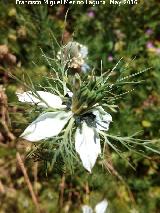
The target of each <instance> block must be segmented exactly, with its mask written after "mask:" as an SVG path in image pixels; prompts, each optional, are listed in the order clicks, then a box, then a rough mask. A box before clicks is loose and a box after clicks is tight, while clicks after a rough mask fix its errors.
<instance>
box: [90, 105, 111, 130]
mask: <svg viewBox="0 0 160 213" xmlns="http://www.w3.org/2000/svg"><path fill="white" fill-rule="evenodd" d="M92 113H93V114H94V115H95V116H96V126H97V128H98V129H99V130H105V131H107V130H108V129H109V124H110V122H111V121H112V116H111V115H110V114H109V113H107V112H106V111H105V110H104V109H103V108H102V107H96V108H95V109H94V110H93V111H92Z"/></svg>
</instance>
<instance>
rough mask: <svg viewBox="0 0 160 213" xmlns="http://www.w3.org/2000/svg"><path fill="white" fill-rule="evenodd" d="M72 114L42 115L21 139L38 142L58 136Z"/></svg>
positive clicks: (53, 113)
mask: <svg viewBox="0 0 160 213" xmlns="http://www.w3.org/2000/svg"><path fill="white" fill-rule="evenodd" d="M71 116H72V112H64V111H59V112H47V113H44V114H42V115H40V116H39V117H38V118H37V119H36V120H35V121H33V122H32V123H31V124H30V125H29V126H28V127H27V128H26V129H25V131H24V132H23V133H22V134H21V136H20V137H22V138H24V139H26V140H28V141H31V142H36V141H40V140H42V139H47V138H51V137H54V136H57V135H58V134H59V133H60V132H61V130H62V129H63V128H64V126H65V125H66V123H67V122H68V120H69V119H70V118H71Z"/></svg>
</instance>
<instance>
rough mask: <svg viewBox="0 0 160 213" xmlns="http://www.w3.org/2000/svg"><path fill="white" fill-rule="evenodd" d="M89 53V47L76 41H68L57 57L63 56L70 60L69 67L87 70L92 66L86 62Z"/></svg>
mask: <svg viewBox="0 0 160 213" xmlns="http://www.w3.org/2000/svg"><path fill="white" fill-rule="evenodd" d="M87 55H88V48H87V47H86V46H85V45H82V44H80V43H78V42H75V41H70V42H68V43H67V44H66V45H65V46H64V47H63V49H62V50H60V51H59V52H58V54H57V58H58V59H59V60H60V59H61V57H62V58H64V59H65V60H68V67H70V68H74V69H81V70H82V72H87V71H88V70H89V69H90V67H89V65H88V64H86V63H85V61H86V59H87Z"/></svg>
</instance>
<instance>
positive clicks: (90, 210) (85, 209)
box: [82, 205, 93, 213]
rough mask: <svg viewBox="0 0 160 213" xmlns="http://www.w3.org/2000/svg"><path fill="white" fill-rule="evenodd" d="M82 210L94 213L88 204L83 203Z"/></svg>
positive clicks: (84, 212)
mask: <svg viewBox="0 0 160 213" xmlns="http://www.w3.org/2000/svg"><path fill="white" fill-rule="evenodd" d="M82 212H83V213H93V210H92V208H91V207H90V206H87V205H83V206H82Z"/></svg>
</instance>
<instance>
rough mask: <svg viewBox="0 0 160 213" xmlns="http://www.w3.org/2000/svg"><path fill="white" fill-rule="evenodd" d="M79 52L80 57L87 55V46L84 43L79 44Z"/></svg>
mask: <svg viewBox="0 0 160 213" xmlns="http://www.w3.org/2000/svg"><path fill="white" fill-rule="evenodd" d="M80 53H81V56H82V58H86V57H87V55H88V48H87V47H86V46H84V45H81V46H80Z"/></svg>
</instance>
